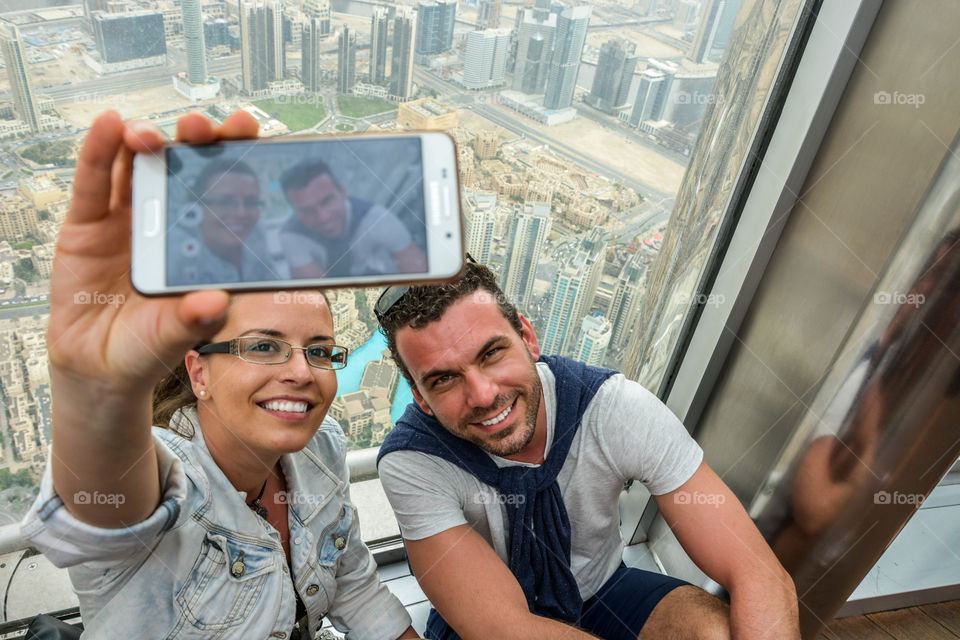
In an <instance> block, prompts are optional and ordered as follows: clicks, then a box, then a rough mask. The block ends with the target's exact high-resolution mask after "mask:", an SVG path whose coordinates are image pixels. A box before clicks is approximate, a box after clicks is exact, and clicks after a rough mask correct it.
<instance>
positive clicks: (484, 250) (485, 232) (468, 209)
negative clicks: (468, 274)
mask: <svg viewBox="0 0 960 640" xmlns="http://www.w3.org/2000/svg"><path fill="white" fill-rule="evenodd" d="M463 204H464V206H463V235H464V247H465V248H466V250H467V253H469V254H470V255H471V256H473V258H474V259H475V260H476V261H477V262H480V263H481V264H487V263H488V262H490V253H491V250H492V247H493V231H494V227H495V226H496V223H497V196H496V194H494V193H484V192H482V191H465V192H464V203H463Z"/></svg>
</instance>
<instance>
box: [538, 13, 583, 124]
mask: <svg viewBox="0 0 960 640" xmlns="http://www.w3.org/2000/svg"><path fill="white" fill-rule="evenodd" d="M591 9H592V7H591V6H590V5H580V6H578V7H569V8H567V9H564V10H563V11H562V12H561V13H560V15H559V16H558V17H557V36H556V38H555V40H554V45H553V56H552V57H551V59H550V75H549V77H548V78H547V89H546V92H545V94H544V96H543V106H544V107H546V108H547V109H565V108H566V107H569V106H570V104H571V103H572V102H573V91H574V89H575V88H576V86H577V75H578V74H579V73H580V55H581V54H582V53H583V43H584V41H586V39H587V27H588V26H589V24H590V11H591Z"/></svg>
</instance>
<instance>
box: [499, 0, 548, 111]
mask: <svg viewBox="0 0 960 640" xmlns="http://www.w3.org/2000/svg"><path fill="white" fill-rule="evenodd" d="M543 5H545V6H546V8H544V6H543ZM517 23H518V26H517V53H516V59H515V60H514V65H513V82H512V83H511V85H510V88H511V89H513V90H514V91H522V92H523V93H532V94H536V93H543V90H544V87H546V84H547V75H548V72H549V70H550V55H551V53H552V51H553V38H554V36H555V35H556V31H557V15H556V14H555V13H551V12H550V2H549V0H537V3H536V5H535V6H534V7H532V8H525V9H520V10H519V11H518V12H517Z"/></svg>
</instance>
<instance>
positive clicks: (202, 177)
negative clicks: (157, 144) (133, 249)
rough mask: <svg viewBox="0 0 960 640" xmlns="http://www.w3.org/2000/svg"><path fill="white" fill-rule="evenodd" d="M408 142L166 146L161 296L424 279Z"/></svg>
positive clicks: (412, 150) (421, 209)
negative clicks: (327, 281) (210, 289)
mask: <svg viewBox="0 0 960 640" xmlns="http://www.w3.org/2000/svg"><path fill="white" fill-rule="evenodd" d="M421 145H422V143H421V140H420V139H419V138H417V137H411V136H406V137H367V138H364V137H362V136H358V137H356V138H353V139H351V138H349V137H348V138H332V139H326V140H324V139H315V140H308V141H289V142H283V143H279V144H278V143H271V141H270V139H260V140H256V141H237V142H228V143H220V144H211V145H199V146H186V145H183V146H171V147H168V148H167V149H166V151H165V153H166V167H167V181H166V183H167V187H166V189H167V193H166V209H167V211H166V221H165V225H166V234H165V243H166V246H165V248H164V252H165V256H166V261H165V263H166V266H165V269H166V274H165V275H166V285H167V286H168V287H179V286H187V287H191V286H200V287H202V286H204V285H221V284H229V283H234V282H278V281H288V280H300V279H317V278H331V279H338V278H356V277H359V276H377V275H380V274H391V275H393V274H409V275H411V276H412V277H415V276H416V275H417V274H423V273H427V272H428V266H429V265H428V264H427V255H428V252H427V225H426V219H425V194H424V179H423V153H422V146H421Z"/></svg>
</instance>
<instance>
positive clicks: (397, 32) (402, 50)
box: [390, 7, 417, 100]
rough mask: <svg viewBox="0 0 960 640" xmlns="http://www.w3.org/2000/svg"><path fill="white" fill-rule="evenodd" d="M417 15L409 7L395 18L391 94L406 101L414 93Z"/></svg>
mask: <svg viewBox="0 0 960 640" xmlns="http://www.w3.org/2000/svg"><path fill="white" fill-rule="evenodd" d="M416 32H417V14H416V13H414V11H413V10H412V9H410V8H407V7H401V8H398V9H397V13H396V15H395V16H394V18H393V51H392V52H391V55H390V94H391V95H393V96H397V97H398V98H399V99H401V100H406V99H407V98H409V97H410V95H411V94H412V93H413V51H414V48H413V47H414V38H415V36H416Z"/></svg>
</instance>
